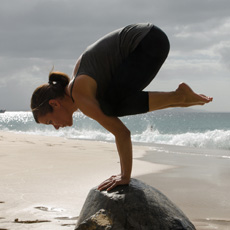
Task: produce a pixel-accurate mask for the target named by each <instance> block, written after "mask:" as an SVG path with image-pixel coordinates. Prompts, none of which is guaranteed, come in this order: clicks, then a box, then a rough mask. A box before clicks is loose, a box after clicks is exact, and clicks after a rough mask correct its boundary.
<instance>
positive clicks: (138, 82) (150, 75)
mask: <svg viewBox="0 0 230 230" xmlns="http://www.w3.org/2000/svg"><path fill="white" fill-rule="evenodd" d="M168 52H169V41H168V38H167V36H166V35H165V33H164V32H163V31H161V30H160V29H159V28H157V27H153V28H152V29H151V30H150V31H149V33H148V34H147V35H146V36H145V37H144V38H143V40H142V41H141V42H140V43H139V45H138V46H137V48H136V49H135V50H134V51H133V52H132V53H131V54H130V56H129V57H128V58H127V59H126V60H124V62H123V63H122V64H121V65H120V67H119V69H118V71H117V74H116V76H115V81H117V82H116V84H117V85H118V88H119V89H120V90H121V89H122V90H124V91H127V92H129V91H131V92H133V91H140V90H143V89H144V88H145V87H146V86H148V84H149V83H150V82H151V81H152V80H153V79H154V78H155V76H156V74H157V73H158V71H159V70H160V68H161V66H162V64H163V63H164V61H165V59H166V58H167V56H168Z"/></svg>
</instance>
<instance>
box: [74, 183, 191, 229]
mask: <svg viewBox="0 0 230 230" xmlns="http://www.w3.org/2000/svg"><path fill="white" fill-rule="evenodd" d="M86 229H87V230H195V227H194V225H193V224H192V223H191V222H190V221H189V219H188V218H187V217H186V216H185V214H184V213H183V212H182V211H181V210H180V209H179V208H178V207H176V205H175V204H173V203H172V202H171V201H170V200H169V199H168V198H167V197H166V196H165V195H164V194H162V193H161V192H160V191H158V190H157V189H155V188H153V187H151V186H149V185H147V184H145V183H143V182H141V181H140V180H136V179H131V182H130V184H129V185H122V186H118V187H116V188H114V189H113V190H112V191H110V192H107V191H102V192H100V191H98V190H97V188H93V189H91V190H90V192H89V194H88V197H87V199H86V201H85V204H84V205H83V208H82V210H81V213H80V216H79V220H78V223H77V226H76V228H75V230H86Z"/></svg>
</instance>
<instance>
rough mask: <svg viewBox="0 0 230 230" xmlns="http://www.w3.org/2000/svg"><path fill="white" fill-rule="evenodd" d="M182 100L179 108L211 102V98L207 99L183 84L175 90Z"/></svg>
mask: <svg viewBox="0 0 230 230" xmlns="http://www.w3.org/2000/svg"><path fill="white" fill-rule="evenodd" d="M176 93H178V94H179V95H180V96H181V97H182V98H183V100H182V102H181V104H180V105H178V106H181V107H188V106H192V105H204V104H206V103H209V102H211V101H212V99H213V98H212V97H207V96H205V95H203V94H197V93H195V92H193V90H192V89H191V88H190V87H189V86H188V85H187V84H185V83H181V84H180V85H179V87H178V88H177V90H176Z"/></svg>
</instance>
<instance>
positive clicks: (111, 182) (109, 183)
mask: <svg viewBox="0 0 230 230" xmlns="http://www.w3.org/2000/svg"><path fill="white" fill-rule="evenodd" d="M111 184H113V181H111V180H110V181H106V182H105V183H102V184H100V185H99V186H98V190H100V191H101V190H104V189H106V188H108V187H110V186H111Z"/></svg>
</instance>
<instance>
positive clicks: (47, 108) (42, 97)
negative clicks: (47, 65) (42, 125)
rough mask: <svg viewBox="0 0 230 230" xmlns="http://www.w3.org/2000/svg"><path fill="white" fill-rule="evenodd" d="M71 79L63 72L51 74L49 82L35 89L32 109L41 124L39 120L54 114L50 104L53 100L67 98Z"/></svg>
mask: <svg viewBox="0 0 230 230" xmlns="http://www.w3.org/2000/svg"><path fill="white" fill-rule="evenodd" d="M69 81H70V79H69V77H68V75H66V74H65V73H62V72H50V74H49V82H48V83H47V84H43V85H41V86H39V87H38V88H37V89H35V91H34V93H33V95H32V97H31V105H30V107H31V109H32V112H33V116H34V119H35V121H36V122H37V123H39V121H38V118H39V117H41V116H44V115H46V114H48V113H52V112H53V107H52V105H51V104H50V101H51V100H52V99H62V98H64V96H65V94H66V93H65V88H66V86H67V85H68V84H69Z"/></svg>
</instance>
